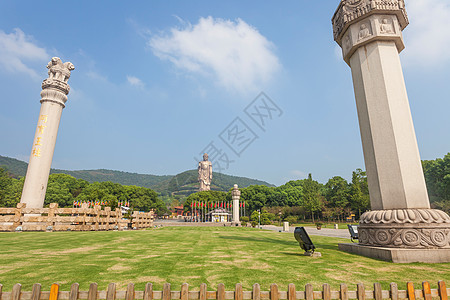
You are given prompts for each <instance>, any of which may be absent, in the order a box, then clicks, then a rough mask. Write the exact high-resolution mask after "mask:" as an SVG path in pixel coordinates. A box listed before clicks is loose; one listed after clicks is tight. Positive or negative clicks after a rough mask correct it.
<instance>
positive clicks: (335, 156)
mask: <svg viewBox="0 0 450 300" xmlns="http://www.w3.org/2000/svg"><path fill="white" fill-rule="evenodd" d="M338 4H339V1H338V0H323V1H283V2H275V1H273V2H269V1H266V2H262V1H245V2H244V1H226V2H223V1H222V2H218V1H214V2H213V1H189V2H188V1H127V2H124V1H76V2H75V1H46V2H40V1H39V2H38V1H20V2H19V1H9V0H3V1H1V2H0V86H1V97H0V107H1V109H0V126H1V128H2V129H3V130H1V131H0V155H4V156H10V157H15V158H18V159H22V160H28V157H29V155H30V152H31V144H32V142H33V137H34V132H35V126H36V124H37V118H38V114H39V107H40V103H39V100H40V96H39V93H40V90H41V82H42V80H43V79H45V78H46V77H47V69H46V68H45V67H46V65H47V63H48V61H49V60H50V58H51V57H52V56H58V57H61V59H62V60H63V61H64V62H65V61H71V62H72V63H73V64H74V65H75V70H74V71H72V76H71V78H70V80H69V84H70V86H71V92H70V94H69V100H68V102H67V103H66V108H65V109H64V110H63V114H62V118H61V124H60V128H59V132H58V139H57V144H56V149H55V154H54V157H53V164H52V167H54V168H60V169H70V170H77V169H98V168H107V169H114V170H121V171H128V172H138V173H143V174H157V175H165V174H177V173H179V172H182V171H185V170H187V169H193V168H196V162H195V160H194V157H197V158H200V157H201V155H199V154H200V153H201V152H202V151H203V150H204V149H206V148H207V147H208V146H209V147H210V149H212V148H211V147H212V146H214V147H215V149H216V150H217V152H216V153H220V155H216V158H215V159H216V163H215V164H214V165H213V167H214V170H215V171H217V169H218V167H219V164H221V166H220V168H222V169H223V171H222V172H224V173H226V174H231V175H236V176H245V177H250V178H257V179H261V180H266V181H268V182H270V183H273V184H276V185H280V184H283V183H285V182H286V181H288V180H293V179H302V178H305V177H306V176H307V174H308V173H312V175H313V178H315V179H317V180H319V181H320V182H324V183H325V182H326V181H327V180H328V179H329V178H331V177H332V176H335V175H340V176H342V177H344V178H346V179H350V178H351V172H352V171H353V170H355V169H356V168H362V169H364V160H363V154H362V146H361V141H360V135H359V127H358V119H357V114H356V107H355V100H354V94H353V86H352V79H351V73H350V68H349V67H348V66H347V65H346V64H345V62H344V61H343V60H342V58H341V54H340V48H338V46H337V44H336V43H335V42H334V41H333V36H332V27H331V21H330V20H331V17H332V15H333V13H334V11H335V9H336V7H337V6H338ZM406 5H407V10H408V14H409V19H410V25H409V26H408V27H407V28H406V29H405V31H404V32H403V34H404V38H405V43H406V49H405V50H404V51H403V52H402V53H401V60H402V64H403V71H404V75H405V81H406V86H407V90H408V96H409V101H410V105H411V111H412V115H413V121H414V125H415V129H416V135H417V139H418V143H419V150H420V153H421V158H422V159H435V158H437V157H442V156H443V155H445V154H446V153H448V152H449V151H450V131H449V128H450V118H449V117H448V115H449V111H450V101H449V100H450V99H449V98H450V97H449V96H448V95H450V84H449V79H450V51H448V49H449V48H450V26H449V25H450V24H449V23H450V21H449V20H450V3H449V2H448V1H447V0H435V1H433V6H430V4H429V1H428V0H407V3H406ZM261 92H264V95H265V96H267V97H269V99H270V100H269V99H267V98H263V99H261V98H257V96H258V95H260V93H261ZM265 96H264V97H265ZM254 100H255V101H256V102H253V101H254ZM261 101H265V102H261ZM263 103H265V104H266V106H265V107H266V110H264V109H262V110H261V111H260V114H265V115H266V116H267V117H263V120H264V121H265V122H264V124H261V118H259V119H258V117H257V115H252V112H253V113H255V111H252V109H253V108H254V107H255V105H256V107H261V105H262V104H263ZM246 108H247V110H246ZM246 112H247V113H248V114H247V113H246ZM269 113H270V115H269ZM251 116H253V118H254V120H252V118H251ZM270 117H271V118H270ZM258 122H259V123H258ZM242 128H245V130H246V131H245V133H244V134H240V135H236V134H234V135H233V133H237V132H242V131H243V130H241V129H242ZM211 143H212V144H211ZM219 158H220V161H219ZM227 163H228V164H227Z"/></svg>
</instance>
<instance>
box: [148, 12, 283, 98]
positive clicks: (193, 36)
mask: <svg viewBox="0 0 450 300" xmlns="http://www.w3.org/2000/svg"><path fill="white" fill-rule="evenodd" d="M149 46H150V47H151V49H152V51H153V53H154V54H155V55H156V56H157V57H159V58H160V59H162V60H168V61H170V62H172V63H173V64H174V65H175V66H176V67H177V68H179V69H181V70H184V71H188V72H191V73H196V74H201V75H203V76H205V77H206V78H213V79H214V80H215V81H216V83H218V84H219V85H221V86H223V87H225V88H227V89H229V90H232V91H237V92H239V93H245V92H250V93H254V92H255V91H256V90H260V89H262V88H263V87H262V85H264V84H267V83H268V82H269V81H270V80H271V79H272V78H273V76H274V74H275V73H276V71H277V70H278V69H279V68H280V62H279V60H278V57H277V56H276V55H275V54H274V52H273V49H274V45H273V44H272V43H271V42H270V41H268V40H267V39H266V38H265V37H264V36H263V35H261V34H260V33H259V32H258V31H257V30H256V29H255V28H254V27H252V26H250V25H248V24H247V23H245V22H244V21H243V20H241V19H237V20H236V21H231V20H223V19H214V18H212V17H207V18H200V20H199V22H198V23H197V24H195V25H192V24H190V23H184V24H182V28H180V29H178V28H172V29H171V30H170V33H168V34H163V35H159V36H153V37H152V38H151V39H150V41H149Z"/></svg>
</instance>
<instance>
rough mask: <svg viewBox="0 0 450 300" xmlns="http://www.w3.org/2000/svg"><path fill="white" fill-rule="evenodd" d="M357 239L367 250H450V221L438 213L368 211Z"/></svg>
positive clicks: (416, 210) (399, 210)
mask: <svg viewBox="0 0 450 300" xmlns="http://www.w3.org/2000/svg"><path fill="white" fill-rule="evenodd" d="M358 235H359V244H360V245H364V246H376V247H387V248H409V249H450V217H449V216H448V215H447V214H446V213H445V212H443V211H440V210H437V209H394V210H374V211H368V212H366V213H364V214H363V215H362V216H361V219H360V226H359V228H358Z"/></svg>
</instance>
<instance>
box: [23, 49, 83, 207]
mask: <svg viewBox="0 0 450 300" xmlns="http://www.w3.org/2000/svg"><path fill="white" fill-rule="evenodd" d="M47 68H48V69H49V71H48V75H49V77H48V78H47V79H45V80H44V82H43V83H42V92H41V111H40V113H39V118H38V123H37V128H36V133H35V136H34V141H33V146H32V150H31V155H30V161H29V163H28V170H27V175H26V177H25V183H24V186H23V191H22V198H21V199H20V202H21V203H26V205H27V207H28V208H42V207H43V205H44V198H45V192H46V190H47V182H48V176H49V173H50V167H51V164H52V158H53V152H54V150H55V143H56V136H57V134H58V127H59V121H60V119H61V113H62V109H63V108H64V106H65V103H66V101H67V94H69V90H70V87H69V85H68V84H67V81H68V80H69V77H70V71H72V70H74V69H75V68H74V66H73V64H72V63H70V62H66V63H62V61H61V59H59V58H58V57H53V58H52V60H51V61H50V62H49V63H48V65H47Z"/></svg>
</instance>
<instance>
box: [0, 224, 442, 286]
mask: <svg viewBox="0 0 450 300" xmlns="http://www.w3.org/2000/svg"><path fill="white" fill-rule="evenodd" d="M311 238H312V240H313V242H314V244H315V245H316V247H317V251H319V252H321V253H322V257H320V258H315V257H307V256H303V255H302V254H303V251H302V250H301V249H300V247H299V245H298V243H297V242H296V240H295V239H294V236H293V234H292V233H279V232H272V231H264V230H258V229H250V228H229V227H228V228H223V227H166V228H162V229H151V230H144V231H121V232H118V231H109V232H49V233H46V232H23V233H0V245H1V248H0V249H1V251H0V283H1V284H3V290H4V291H11V289H12V286H13V284H15V283H21V284H22V290H28V291H30V290H31V287H32V284H34V283H41V284H42V286H43V290H49V289H50V285H51V284H52V283H59V284H60V285H61V289H62V290H69V289H70V285H71V284H72V283H74V282H78V283H79V284H80V289H81V290H87V289H88V287H89V284H90V283H92V282H97V283H98V285H99V287H98V288H99V290H106V288H107V284H108V283H111V282H115V283H117V284H118V289H119V290H125V288H126V285H127V284H128V283H130V282H133V283H135V285H136V289H137V290H143V289H144V285H145V283H146V282H152V283H153V284H154V288H155V289H156V290H161V288H162V285H163V283H165V282H169V283H171V286H172V289H173V290H179V289H180V285H181V284H182V283H184V282H187V283H189V286H190V289H192V290H198V289H199V285H200V284H201V283H206V284H208V289H209V290H214V289H216V287H217V284H218V283H224V284H225V286H226V290H234V285H235V284H236V283H242V284H243V286H244V289H245V290H251V286H252V285H253V284H254V283H259V284H261V288H262V289H264V290H268V289H269V286H270V284H271V283H277V284H278V285H279V287H280V289H282V290H286V289H287V285H288V284H289V283H295V284H296V285H297V289H299V290H300V289H302V288H304V285H305V284H306V283H312V284H313V286H314V289H315V290H320V289H321V285H322V284H323V283H329V284H331V285H332V288H334V289H337V288H338V287H339V284H340V283H346V284H348V285H349V289H351V290H356V283H360V282H362V283H364V284H365V285H366V286H367V288H369V289H371V288H372V284H373V283H374V282H380V283H381V284H382V286H383V288H384V289H388V285H389V283H390V282H397V283H398V284H399V288H400V289H405V287H406V282H407V281H412V282H414V283H415V285H416V286H417V288H419V287H420V284H421V283H422V281H429V282H430V284H431V285H432V288H436V285H437V281H438V280H446V281H447V283H448V284H449V283H450V263H443V264H423V263H412V264H393V263H388V262H383V261H378V260H374V259H370V258H365V257H360V256H357V255H352V254H349V253H345V252H340V251H339V250H338V246H337V244H338V243H339V242H349V240H347V239H338V238H329V237H320V236H311Z"/></svg>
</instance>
